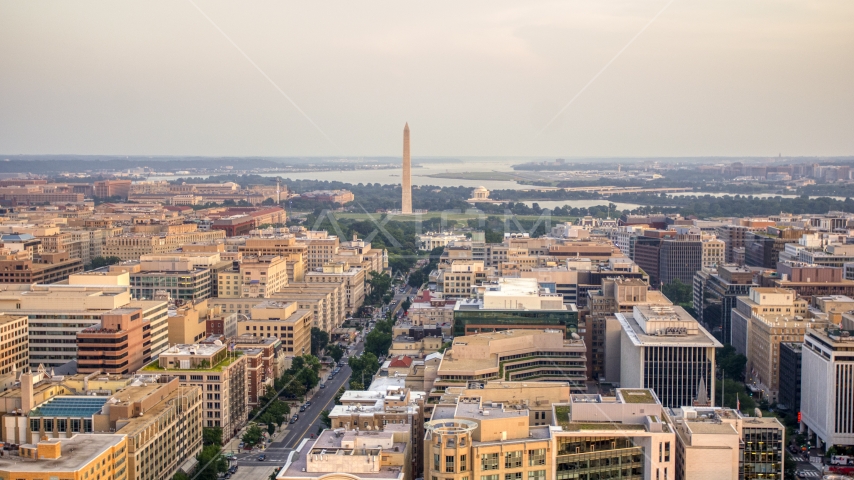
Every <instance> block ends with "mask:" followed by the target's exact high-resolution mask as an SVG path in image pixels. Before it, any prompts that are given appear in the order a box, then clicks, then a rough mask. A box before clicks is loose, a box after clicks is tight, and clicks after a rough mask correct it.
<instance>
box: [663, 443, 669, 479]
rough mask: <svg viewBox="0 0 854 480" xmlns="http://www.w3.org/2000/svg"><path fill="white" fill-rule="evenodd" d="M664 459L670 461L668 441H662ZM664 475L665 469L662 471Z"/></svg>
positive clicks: (665, 474) (665, 473)
mask: <svg viewBox="0 0 854 480" xmlns="http://www.w3.org/2000/svg"><path fill="white" fill-rule="evenodd" d="M664 461H665V462H669V461H670V442H664ZM664 476H665V477H666V476H667V470H665V471H664Z"/></svg>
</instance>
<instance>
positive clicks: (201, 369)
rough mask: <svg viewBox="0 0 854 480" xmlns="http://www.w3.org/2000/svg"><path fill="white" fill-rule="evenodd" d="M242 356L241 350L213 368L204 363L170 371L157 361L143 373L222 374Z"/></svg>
mask: <svg viewBox="0 0 854 480" xmlns="http://www.w3.org/2000/svg"><path fill="white" fill-rule="evenodd" d="M242 355H243V352H241V351H240V350H235V351H233V352H231V353H230V354H229V355H227V356H226V357H224V358H223V359H222V360H221V361H220V362H219V363H217V364H216V365H213V366H210V365H206V364H205V363H204V361H202V362H200V363H199V364H198V365H196V366H195V367H190V368H177V367H172V368H169V369H166V368H163V367H161V366H160V359H157V360H154V361H152V362H151V363H149V364H148V365H146V366H144V367H142V371H145V372H167V371H168V372H171V371H174V370H180V371H191V370H192V371H198V372H221V371H222V369H224V368H225V367H228V366H229V365H231V364H232V363H234V362H235V361H237V359H238V358H240V357H241V356H242Z"/></svg>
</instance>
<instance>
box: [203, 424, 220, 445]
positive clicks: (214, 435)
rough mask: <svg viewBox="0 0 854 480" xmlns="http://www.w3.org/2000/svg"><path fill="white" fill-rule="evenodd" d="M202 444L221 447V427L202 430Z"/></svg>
mask: <svg viewBox="0 0 854 480" xmlns="http://www.w3.org/2000/svg"><path fill="white" fill-rule="evenodd" d="M202 444H204V445H217V446H219V447H221V446H222V427H205V428H202Z"/></svg>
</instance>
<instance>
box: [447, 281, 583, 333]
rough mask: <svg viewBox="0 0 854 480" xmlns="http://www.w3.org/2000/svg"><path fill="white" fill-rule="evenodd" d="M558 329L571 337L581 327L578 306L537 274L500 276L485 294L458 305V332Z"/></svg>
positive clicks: (455, 315) (455, 320) (455, 322)
mask: <svg viewBox="0 0 854 480" xmlns="http://www.w3.org/2000/svg"><path fill="white" fill-rule="evenodd" d="M544 328H548V329H557V330H560V331H562V332H564V334H565V336H566V337H567V338H568V337H570V336H571V334H573V333H577V331H578V310H577V309H576V308H575V305H572V304H570V305H565V304H564V302H563V296H562V295H559V294H553V293H546V292H544V291H542V290H541V289H540V287H539V285H538V284H537V281H536V279H533V278H500V279H499V280H498V282H497V283H496V284H493V285H485V286H484V288H483V294H482V295H481V298H477V299H470V300H460V301H458V302H457V304H456V305H455V306H454V336H456V337H461V336H464V335H471V334H473V333H485V332H498V331H503V330H509V329H513V330H518V329H537V330H541V329H544Z"/></svg>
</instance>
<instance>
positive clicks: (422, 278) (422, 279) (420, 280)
mask: <svg viewBox="0 0 854 480" xmlns="http://www.w3.org/2000/svg"><path fill="white" fill-rule="evenodd" d="M428 275H429V272H428V273H427V274H425V273H424V272H423V271H422V270H416V271H414V272H412V273H411V274H410V275H409V281H408V282H406V283H407V284H408V285H409V286H410V287H412V288H421V286H422V285H424V284H425V283H427V280H428V279H429V277H428Z"/></svg>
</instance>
